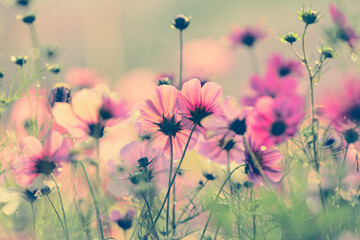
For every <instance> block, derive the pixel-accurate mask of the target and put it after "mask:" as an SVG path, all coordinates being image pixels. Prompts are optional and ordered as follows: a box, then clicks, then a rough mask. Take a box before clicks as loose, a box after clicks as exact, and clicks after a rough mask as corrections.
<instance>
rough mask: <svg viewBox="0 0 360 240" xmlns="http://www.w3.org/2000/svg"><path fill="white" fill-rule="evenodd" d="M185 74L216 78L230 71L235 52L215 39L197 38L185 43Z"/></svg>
mask: <svg viewBox="0 0 360 240" xmlns="http://www.w3.org/2000/svg"><path fill="white" fill-rule="evenodd" d="M183 56H184V76H185V78H188V77H191V76H192V77H193V76H197V77H199V78H214V77H219V76H221V75H224V74H226V73H228V72H230V70H231V67H232V65H233V61H234V52H233V51H231V49H230V48H229V47H228V46H224V45H223V44H221V43H220V42H218V41H216V40H214V39H196V40H193V41H190V42H187V43H186V44H185V45H184V50H183Z"/></svg>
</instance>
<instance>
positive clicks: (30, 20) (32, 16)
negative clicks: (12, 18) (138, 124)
mask: <svg viewBox="0 0 360 240" xmlns="http://www.w3.org/2000/svg"><path fill="white" fill-rule="evenodd" d="M17 18H18V19H21V20H22V21H23V22H24V23H26V24H32V23H33V22H34V21H35V19H36V17H35V14H33V13H28V14H26V15H24V16H18V17H17Z"/></svg>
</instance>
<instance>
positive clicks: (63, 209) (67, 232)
mask: <svg viewBox="0 0 360 240" xmlns="http://www.w3.org/2000/svg"><path fill="white" fill-rule="evenodd" d="M51 178H52V180H53V182H54V183H55V186H56V190H57V192H58V195H59V200H60V205H61V210H62V212H63V219H64V225H65V229H66V234H67V236H68V237H69V230H68V227H67V221H66V215H65V208H64V203H63V200H62V197H61V193H60V188H59V185H58V184H57V181H56V180H55V178H54V175H53V174H51Z"/></svg>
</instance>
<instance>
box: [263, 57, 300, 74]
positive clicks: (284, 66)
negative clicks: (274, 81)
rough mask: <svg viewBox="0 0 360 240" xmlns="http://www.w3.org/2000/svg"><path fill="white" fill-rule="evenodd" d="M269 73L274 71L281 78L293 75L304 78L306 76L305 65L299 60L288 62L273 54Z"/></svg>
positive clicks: (268, 66)
mask: <svg viewBox="0 0 360 240" xmlns="http://www.w3.org/2000/svg"><path fill="white" fill-rule="evenodd" d="M267 68H268V71H274V72H275V73H277V74H278V76H279V78H282V77H286V76H289V75H292V76H293V77H302V76H303V75H304V72H303V65H302V64H301V62H300V61H299V60H290V59H289V60H287V59H284V58H283V57H282V56H281V55H280V54H273V55H272V56H271V57H270V59H269V61H268V64H267Z"/></svg>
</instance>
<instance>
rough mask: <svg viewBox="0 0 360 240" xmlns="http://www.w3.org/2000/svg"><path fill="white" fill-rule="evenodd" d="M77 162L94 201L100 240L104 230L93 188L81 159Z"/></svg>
mask: <svg viewBox="0 0 360 240" xmlns="http://www.w3.org/2000/svg"><path fill="white" fill-rule="evenodd" d="M78 163H79V164H80V166H81V168H82V169H83V171H84V175H85V178H86V182H87V184H88V186H89V190H90V193H91V197H92V200H93V202H94V207H95V211H96V219H97V223H98V228H99V235H100V240H103V239H104V231H103V226H102V223H101V218H100V211H99V208H98V205H97V203H96V198H95V193H94V190H93V188H92V186H91V183H90V179H89V176H88V174H87V172H86V168H85V165H84V163H83V162H81V161H79V162H78Z"/></svg>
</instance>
